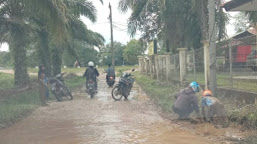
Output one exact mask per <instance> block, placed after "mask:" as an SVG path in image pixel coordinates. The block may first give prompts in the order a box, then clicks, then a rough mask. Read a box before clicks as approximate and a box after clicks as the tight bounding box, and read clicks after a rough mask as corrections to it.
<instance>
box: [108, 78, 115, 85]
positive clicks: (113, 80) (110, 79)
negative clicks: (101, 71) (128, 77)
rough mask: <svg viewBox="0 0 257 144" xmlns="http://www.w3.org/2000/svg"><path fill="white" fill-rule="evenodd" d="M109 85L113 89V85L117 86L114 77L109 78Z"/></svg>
mask: <svg viewBox="0 0 257 144" xmlns="http://www.w3.org/2000/svg"><path fill="white" fill-rule="evenodd" d="M107 84H108V86H109V87H113V85H114V84H115V77H114V76H109V77H108V80H107Z"/></svg>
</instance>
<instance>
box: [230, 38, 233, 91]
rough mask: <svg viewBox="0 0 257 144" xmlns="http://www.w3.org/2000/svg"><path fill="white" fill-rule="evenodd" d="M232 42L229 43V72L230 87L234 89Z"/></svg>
mask: <svg viewBox="0 0 257 144" xmlns="http://www.w3.org/2000/svg"><path fill="white" fill-rule="evenodd" d="M231 42H232V41H230V42H229V72H230V85H231V87H232V88H233V56H232V43H231Z"/></svg>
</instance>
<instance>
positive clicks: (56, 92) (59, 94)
mask: <svg viewBox="0 0 257 144" xmlns="http://www.w3.org/2000/svg"><path fill="white" fill-rule="evenodd" d="M53 94H54V96H55V98H56V100H57V101H62V100H63V97H62V95H61V92H58V91H57V90H55V91H53Z"/></svg>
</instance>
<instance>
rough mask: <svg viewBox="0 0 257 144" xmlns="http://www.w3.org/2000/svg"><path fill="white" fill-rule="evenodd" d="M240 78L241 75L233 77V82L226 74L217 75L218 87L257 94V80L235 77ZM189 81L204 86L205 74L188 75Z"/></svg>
mask: <svg viewBox="0 0 257 144" xmlns="http://www.w3.org/2000/svg"><path fill="white" fill-rule="evenodd" d="M238 76H239V77H240V75H233V81H231V78H230V75H228V74H225V73H219V74H217V86H218V87H222V88H230V89H236V90H242V91H249V92H256V93H257V89H256V87H257V83H256V82H257V81H256V80H252V79H249V80H244V79H242V80H241V79H236V78H235V77H238ZM186 79H187V81H189V82H190V81H197V82H198V83H200V84H204V83H205V80H204V73H197V74H196V75H195V76H194V74H191V73H189V74H187V78H186Z"/></svg>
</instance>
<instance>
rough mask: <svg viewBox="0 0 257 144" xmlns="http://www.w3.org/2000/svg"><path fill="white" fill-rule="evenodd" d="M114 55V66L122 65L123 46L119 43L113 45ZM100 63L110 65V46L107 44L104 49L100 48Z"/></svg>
mask: <svg viewBox="0 0 257 144" xmlns="http://www.w3.org/2000/svg"><path fill="white" fill-rule="evenodd" d="M113 48H114V55H115V64H116V65H117V66H121V65H123V62H124V58H123V50H124V48H125V46H124V45H123V44H122V43H120V42H114V43H113ZM100 53H101V56H100V57H101V61H102V64H103V65H108V64H111V63H112V54H111V44H110V43H109V44H107V45H106V46H105V47H103V48H101V51H100Z"/></svg>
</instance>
